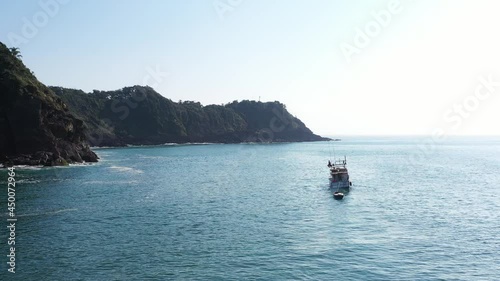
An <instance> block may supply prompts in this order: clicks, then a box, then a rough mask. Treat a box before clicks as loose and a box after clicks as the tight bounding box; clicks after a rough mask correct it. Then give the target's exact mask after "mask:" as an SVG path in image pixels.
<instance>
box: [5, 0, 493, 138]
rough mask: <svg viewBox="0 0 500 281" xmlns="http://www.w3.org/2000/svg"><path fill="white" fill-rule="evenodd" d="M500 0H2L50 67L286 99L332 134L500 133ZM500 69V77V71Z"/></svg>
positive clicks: (8, 26) (61, 73) (28, 52)
mask: <svg viewBox="0 0 500 281" xmlns="http://www.w3.org/2000/svg"><path fill="white" fill-rule="evenodd" d="M498 11H500V1H494V0H492V1H484V0H476V1H472V0H470V1H458V0H450V1H437V0H422V1H417V0H414V1H392V0H385V1H379V0H370V1H368V0H366V1H362V0H344V1H340V0H337V1H335V0H275V1H268V0H170V1H164V0H145V1H138V0H136V1H132V0H106V1H97V0H86V1H84V0H37V1H34V0H23V1H12V0H10V1H7V0H2V1H0V41H1V42H3V43H5V44H6V45H7V46H8V47H19V49H20V51H21V54H22V55H23V58H22V59H23V61H24V63H25V64H26V65H27V66H28V67H29V68H30V69H31V70H32V71H34V73H35V75H36V76H37V78H38V79H39V80H40V81H41V82H43V83H45V84H47V85H53V86H63V87H69V88H76V89H83V90H84V91H87V92H89V91H92V90H93V89H98V90H115V89H120V88H123V87H125V86H132V85H149V86H151V87H153V88H154V89H155V90H156V91H157V92H159V93H160V94H162V95H163V96H165V97H167V98H169V99H172V100H174V101H178V100H195V101H200V102H201V103H202V104H204V105H208V104H222V103H228V102H232V101H233V100H244V99H250V100H259V99H260V100H261V101H275V100H278V101H280V102H283V103H284V104H286V106H287V109H288V110H289V111H290V112H291V113H292V114H293V115H295V116H297V117H298V118H300V119H301V120H302V121H303V122H304V123H305V124H306V125H307V126H308V127H309V128H310V129H311V130H313V132H315V133H318V134H322V135H329V136H336V135H338V136H342V135H445V136H447V135H500V129H499V126H498V123H497V122H498V121H499V120H500V110H499V108H500V35H499V33H498V27H499V26H500V17H499V16H498ZM497 81H498V82H497Z"/></svg>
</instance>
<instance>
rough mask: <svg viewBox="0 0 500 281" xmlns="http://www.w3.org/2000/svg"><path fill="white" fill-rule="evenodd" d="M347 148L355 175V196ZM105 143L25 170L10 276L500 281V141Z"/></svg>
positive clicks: (3, 247)
mask: <svg viewBox="0 0 500 281" xmlns="http://www.w3.org/2000/svg"><path fill="white" fill-rule="evenodd" d="M334 151H335V154H336V156H337V157H340V156H343V155H346V156H347V160H348V168H349V171H350V175H351V180H352V181H353V189H352V191H351V192H350V193H349V195H348V196H346V198H345V199H344V200H343V201H336V200H334V199H333V198H332V194H331V191H329V190H328V168H327V167H326V164H327V160H328V158H329V157H330V155H331V154H332V157H333V152H334ZM97 152H98V154H99V155H100V157H101V158H102V161H101V162H100V163H98V164H96V165H88V166H73V167H67V168H44V169H33V168H30V169H17V175H16V179H17V182H18V184H17V194H16V197H17V209H16V211H17V213H18V215H19V218H18V219H19V220H18V222H17V229H16V235H17V237H16V239H17V242H16V249H17V250H16V251H17V252H16V254H17V260H16V262H17V264H16V271H17V273H15V274H11V273H8V272H7V264H6V261H7V258H6V257H5V256H6V255H7V254H8V251H7V245H6V244H7V243H6V241H7V234H8V233H7V231H6V230H5V226H3V227H2V228H3V229H4V230H5V231H2V233H1V236H0V239H1V248H0V249H1V251H2V252H1V254H0V259H1V268H0V269H1V272H0V279H1V280H11V279H12V280H170V279H175V280H291V279H295V280H296V279H302V280H500V266H499V265H500V219H499V212H500V189H499V185H500V173H499V171H500V140H499V139H498V138H497V139H493V138H476V139H474V138H469V139H453V140H450V141H447V142H446V143H444V144H440V145H439V146H436V147H432V148H428V147H427V148H422V147H420V148H419V147H418V146H417V145H416V142H415V140H414V139H412V138H379V139H369V138H346V139H344V140H343V141H342V142H336V143H335V146H334V149H333V148H332V145H331V143H327V142H319V143H294V144H268V145H257V144H242V145H184V146H160V147H140V148H120V149H99V150H97ZM415 155H416V156H415ZM415 159H417V160H415ZM0 173H1V174H2V175H1V178H0V179H1V184H2V185H3V186H6V170H5V169H3V170H0ZM5 189H6V188H3V189H2V190H5ZM4 193H5V194H1V196H0V198H1V200H0V201H1V205H0V206H1V208H2V209H5V210H4V211H2V212H1V213H2V217H1V221H2V222H0V224H2V225H7V223H6V218H7V217H6V214H5V213H6V212H7V211H6V209H7V204H6V200H7V195H6V192H4ZM1 257H3V258H1ZM14 277H15V278H14Z"/></svg>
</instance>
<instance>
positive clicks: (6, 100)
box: [0, 43, 97, 165]
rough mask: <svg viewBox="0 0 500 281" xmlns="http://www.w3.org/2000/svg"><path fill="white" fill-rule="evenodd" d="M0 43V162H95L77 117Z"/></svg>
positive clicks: (52, 163)
mask: <svg viewBox="0 0 500 281" xmlns="http://www.w3.org/2000/svg"><path fill="white" fill-rule="evenodd" d="M20 58H21V56H20V54H19V50H17V49H16V48H12V49H8V48H7V47H6V46H5V45H4V44H2V43H0V98H1V99H2V102H1V103H0V132H1V134H0V163H3V164H7V165H10V164H25V165H64V164H67V163H72V162H82V161H88V162H95V161H97V156H96V155H95V154H94V153H93V152H92V151H91V150H90V149H89V146H88V144H87V143H86V141H85V140H86V136H85V127H84V123H83V121H82V120H79V119H77V118H75V117H74V116H73V115H72V114H71V113H70V112H69V110H68V107H67V106H66V105H65V104H64V103H63V102H62V100H61V99H60V98H59V97H57V96H56V95H54V93H53V92H52V91H51V90H50V89H49V88H47V87H46V86H45V85H43V84H42V83H40V82H39V81H38V80H37V79H36V77H35V76H34V75H33V73H32V72H31V71H30V70H29V69H28V68H26V66H24V64H23V63H22V61H21V60H20Z"/></svg>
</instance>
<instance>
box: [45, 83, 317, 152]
mask: <svg viewBox="0 0 500 281" xmlns="http://www.w3.org/2000/svg"><path fill="white" fill-rule="evenodd" d="M51 89H52V90H53V91H54V92H55V93H56V95H58V96H59V97H60V98H61V99H62V100H63V101H64V102H65V103H66V104H68V107H69V109H70V111H71V112H72V113H73V114H74V115H75V116H77V117H78V118H81V119H82V120H84V122H85V124H86V125H87V126H88V127H89V128H90V130H89V133H88V135H87V138H88V139H89V141H90V143H91V145H94V146H120V145H126V144H136V145H137V144H163V143H169V142H175V143H186V142H215V143H239V142H296V141H320V140H325V138H322V137H320V136H318V135H315V134H313V133H312V132H311V130H309V129H308V128H307V127H306V126H305V125H304V123H302V122H301V121H300V120H299V119H297V118H295V117H294V116H292V115H291V114H290V113H289V112H288V111H287V110H286V108H285V106H284V105H283V104H281V103H279V102H265V103H264V102H256V101H241V102H237V101H234V102H232V103H229V104H226V105H207V106H203V105H201V104H200V103H199V102H193V101H184V102H181V101H179V102H173V101H171V100H170V99H167V98H165V97H163V96H162V95H160V94H159V93H157V92H156V91H155V90H153V89H152V88H150V87H143V86H133V87H126V88H123V89H120V90H116V91H97V90H95V91H94V92H92V93H85V92H83V91H81V90H75V89H65V88H61V87H51Z"/></svg>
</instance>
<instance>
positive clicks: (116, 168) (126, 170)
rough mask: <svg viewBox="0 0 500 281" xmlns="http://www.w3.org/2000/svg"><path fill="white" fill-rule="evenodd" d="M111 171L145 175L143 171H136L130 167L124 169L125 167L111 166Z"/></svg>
mask: <svg viewBox="0 0 500 281" xmlns="http://www.w3.org/2000/svg"><path fill="white" fill-rule="evenodd" d="M109 168H110V169H113V170H116V171H119V172H129V173H136V174H142V173H144V172H143V171H142V170H139V169H134V168H130V167H123V166H111V167H109Z"/></svg>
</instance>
